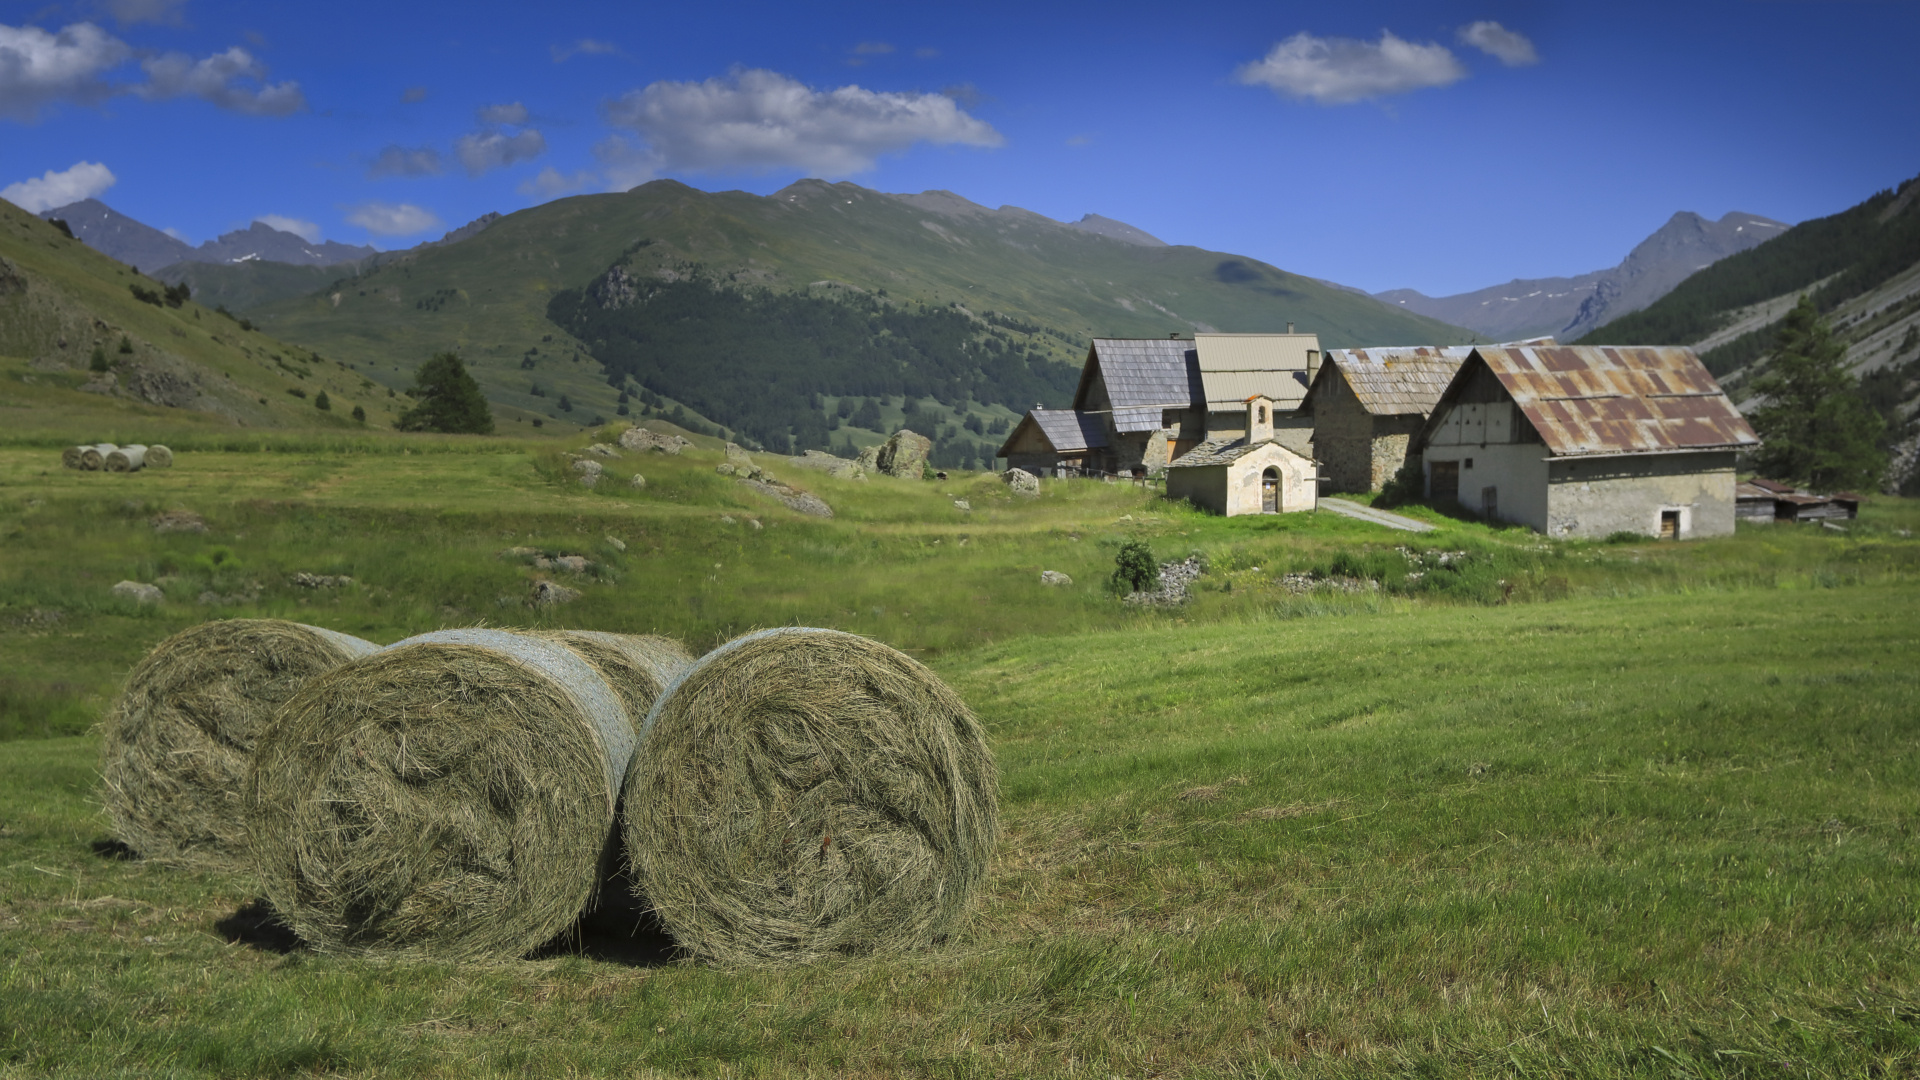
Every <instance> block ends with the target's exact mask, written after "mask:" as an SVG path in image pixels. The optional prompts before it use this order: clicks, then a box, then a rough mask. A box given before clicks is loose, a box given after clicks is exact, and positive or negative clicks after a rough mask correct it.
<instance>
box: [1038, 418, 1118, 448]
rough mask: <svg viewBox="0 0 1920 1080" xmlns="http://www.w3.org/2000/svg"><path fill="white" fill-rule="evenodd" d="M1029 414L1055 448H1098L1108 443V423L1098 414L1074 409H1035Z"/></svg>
mask: <svg viewBox="0 0 1920 1080" xmlns="http://www.w3.org/2000/svg"><path fill="white" fill-rule="evenodd" d="M1027 415H1028V416H1030V417H1032V418H1033V422H1034V423H1035V424H1036V425H1038V426H1039V428H1040V434H1042V435H1045V436H1046V437H1047V441H1048V442H1049V443H1052V444H1053V448H1054V449H1055V450H1061V451H1067V450H1098V449H1100V448H1101V447H1104V446H1106V445H1107V431H1106V425H1104V424H1102V423H1101V422H1100V418H1099V417H1097V416H1090V415H1088V414H1086V413H1083V412H1075V411H1074V410H1072V409H1034V410H1033V411H1031V412H1029V413H1027Z"/></svg>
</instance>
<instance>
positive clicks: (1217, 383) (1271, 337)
mask: <svg viewBox="0 0 1920 1080" xmlns="http://www.w3.org/2000/svg"><path fill="white" fill-rule="evenodd" d="M1193 341H1194V349H1195V351H1196V353H1197V358H1198V360H1199V367H1200V380H1201V385H1202V388H1203V390H1204V391H1205V394H1206V400H1207V407H1208V408H1209V409H1214V410H1221V409H1227V408H1232V407H1235V406H1238V405H1241V404H1244V403H1245V402H1246V400H1247V399H1248V398H1250V397H1252V396H1253V395H1255V394H1262V395H1265V396H1266V397H1268V398H1270V399H1272V401H1273V403H1274V405H1275V407H1277V408H1279V409H1282V410H1292V409H1297V408H1299V407H1300V400H1301V399H1302V398H1304V397H1306V394H1307V375H1308V366H1309V360H1308V356H1307V354H1308V352H1309V350H1311V351H1314V352H1318V351H1319V349H1320V338H1319V335H1317V334H1195V335H1194V336H1193Z"/></svg>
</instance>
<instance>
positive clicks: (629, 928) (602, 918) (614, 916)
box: [528, 873, 686, 967]
mask: <svg viewBox="0 0 1920 1080" xmlns="http://www.w3.org/2000/svg"><path fill="white" fill-rule="evenodd" d="M685 955H686V954H685V953H684V951H683V950H682V949H681V948H680V944H679V943H678V942H676V941H674V940H673V935H671V934H669V933H667V928H666V926H665V924H663V923H661V921H660V917H659V916H658V915H655V914H654V913H653V905H651V904H649V903H647V902H646V901H645V900H643V899H640V898H639V897H636V896H634V895H633V890H632V889H631V888H630V887H629V885H628V884H627V876H626V874H625V873H619V874H614V875H612V876H610V877H608V878H607V879H606V880H605V881H604V882H603V883H602V885H601V887H600V895H599V896H598V897H597V898H596V899H595V900H594V903H593V904H592V906H590V907H588V908H587V910H586V911H584V912H582V913H581V915H580V917H579V918H578V919H576V920H574V923H573V925H572V926H569V927H567V928H566V929H565V930H562V931H561V932H560V933H559V934H557V935H555V936H554V938H553V940H551V941H549V942H547V943H546V944H545V945H542V946H540V947H539V948H538V949H535V950H534V951H533V952H531V953H529V954H528V959H531V960H550V959H554V958H557V957H561V956H579V957H584V958H586V959H588V960H599V961H601V962H603V963H608V964H624V965H626V966H628V967H661V966H664V965H666V964H671V963H674V962H675V961H677V960H681V959H683V958H684V957H685Z"/></svg>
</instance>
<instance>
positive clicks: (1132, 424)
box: [1113, 405, 1164, 435]
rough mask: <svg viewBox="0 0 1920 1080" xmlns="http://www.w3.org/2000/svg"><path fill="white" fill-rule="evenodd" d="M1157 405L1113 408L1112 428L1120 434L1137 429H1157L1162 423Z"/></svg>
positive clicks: (1160, 412) (1161, 416)
mask: <svg viewBox="0 0 1920 1080" xmlns="http://www.w3.org/2000/svg"><path fill="white" fill-rule="evenodd" d="M1162 418H1163V415H1162V410H1161V409H1160V407H1159V406H1157V405H1156V406H1153V407H1151V408H1143V409H1115V410H1113V430H1115V431H1117V432H1120V433H1121V434H1122V435H1125V434H1128V433H1131V432H1137V431H1159V430H1160V429H1161V428H1162V427H1163V426H1164V425H1163V424H1161V422H1160V421H1161V419H1162Z"/></svg>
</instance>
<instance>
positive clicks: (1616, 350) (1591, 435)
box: [1455, 345, 1760, 457]
mask: <svg viewBox="0 0 1920 1080" xmlns="http://www.w3.org/2000/svg"><path fill="white" fill-rule="evenodd" d="M1473 355H1474V356H1478V357H1479V358H1480V359H1481V360H1482V361H1484V362H1485V363H1486V365H1487V367H1488V369H1490V370H1491V371H1492V372H1493V374H1494V377H1495V378H1497V379H1499V380H1500V385H1502V386H1504V387H1505V388H1506V390H1507V393H1509V394H1511V395H1513V400H1514V402H1515V403H1516V404H1518V405H1519V406H1520V411H1521V412H1522V413H1523V414H1525V415H1526V418H1527V419H1528V420H1529V421H1530V422H1532V424H1533V426H1534V429H1535V430H1537V431H1538V432H1539V433H1540V437H1541V439H1542V440H1544V441H1545V442H1546V444H1547V449H1548V450H1549V451H1551V452H1552V453H1553V454H1554V456H1556V457H1568V456H1577V455H1588V454H1653V453H1664V452H1670V451H1675V450H1717V449H1744V448H1746V447H1751V446H1758V445H1760V437H1759V436H1758V435H1755V434H1754V433H1753V428H1752V427H1751V426H1749V425H1748V424H1747V421H1746V418H1745V417H1743V416H1741V415H1740V410H1738V409H1736V408H1734V406H1733V402H1732V401H1730V400H1728V398H1727V395H1726V393H1725V392H1724V391H1722V390H1721V389H1720V384H1719V383H1717V382H1715V381H1714V379H1713V376H1712V375H1710V374H1708V373H1707V369H1706V368H1705V367H1704V366H1702V365H1701V363H1700V358H1699V357H1697V356H1695V355H1694V354H1693V350H1692V349H1687V348H1682V347H1680V346H1614V345H1561V346H1558V347H1554V348H1502V347H1493V346H1482V347H1480V348H1477V349H1475V350H1474V351H1473ZM1465 367H1466V365H1463V367H1462V371H1461V373H1460V374H1459V375H1456V376H1455V381H1456V382H1458V381H1459V380H1460V378H1462V377H1463V376H1464V374H1465Z"/></svg>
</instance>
